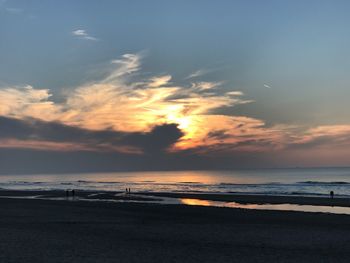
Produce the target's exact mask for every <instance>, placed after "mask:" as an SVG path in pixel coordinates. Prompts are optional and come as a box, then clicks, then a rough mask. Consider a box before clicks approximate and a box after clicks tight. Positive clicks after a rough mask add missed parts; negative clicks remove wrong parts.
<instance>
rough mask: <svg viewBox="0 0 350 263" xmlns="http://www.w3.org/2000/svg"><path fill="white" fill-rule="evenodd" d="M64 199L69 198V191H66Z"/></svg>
mask: <svg viewBox="0 0 350 263" xmlns="http://www.w3.org/2000/svg"><path fill="white" fill-rule="evenodd" d="M66 197H67V198H68V197H69V191H68V190H66Z"/></svg>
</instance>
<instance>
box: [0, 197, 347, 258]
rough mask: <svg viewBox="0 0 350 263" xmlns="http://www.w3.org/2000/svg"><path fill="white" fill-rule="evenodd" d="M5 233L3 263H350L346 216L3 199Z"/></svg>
mask: <svg viewBox="0 0 350 263" xmlns="http://www.w3.org/2000/svg"><path fill="white" fill-rule="evenodd" d="M7 194H10V193H9V192H7ZM57 194H61V193H57ZM196 197H197V196H196ZM197 198H198V197H197ZM0 228H1V229H0V233H1V234H0V262H36V263H37V262H349V261H350V216H346V215H331V214H322V213H303V212H286V211H258V210H245V209H230V208H215V207H199V206H184V205H157V204H151V203H148V204H144V203H111V202H86V201H53V200H35V199H9V198H0Z"/></svg>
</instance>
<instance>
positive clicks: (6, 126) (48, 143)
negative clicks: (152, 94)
mask: <svg viewBox="0 0 350 263" xmlns="http://www.w3.org/2000/svg"><path fill="white" fill-rule="evenodd" d="M0 127H2V128H1V130H0V142H1V144H0V145H1V146H0V147H1V148H30V149H45V148H46V149H52V148H53V149H54V150H55V151H97V152H99V151H105V152H120V153H125V154H141V153H142V154H150V153H152V154H157V153H161V152H165V151H167V150H168V148H169V147H171V146H172V145H173V144H175V143H176V142H177V141H178V140H179V139H180V138H181V137H182V136H183V133H182V132H181V131H180V130H179V128H178V127H177V124H163V125H158V126H154V127H153V128H152V129H151V130H150V131H149V132H120V131H115V130H102V131H94V130H88V129H83V128H79V127H74V126H68V125H65V124H62V123H59V122H46V121H41V120H38V119H33V118H27V119H22V120H20V119H14V118H7V117H1V116H0Z"/></svg>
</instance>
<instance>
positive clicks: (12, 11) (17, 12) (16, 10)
mask: <svg viewBox="0 0 350 263" xmlns="http://www.w3.org/2000/svg"><path fill="white" fill-rule="evenodd" d="M5 10H6V12H8V13H10V14H13V15H20V14H22V13H23V9H21V8H14V7H6V8H5Z"/></svg>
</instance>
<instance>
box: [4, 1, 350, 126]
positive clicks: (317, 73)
mask: <svg viewBox="0 0 350 263" xmlns="http://www.w3.org/2000/svg"><path fill="white" fill-rule="evenodd" d="M349 10H350V2H349V1H341V0H337V1H322V0H319V1H312V0H310V1H298V0H296V1H291V0H288V1H287V0H280V1H273V0H267V1H254V0H248V1H247V0H245V1H239V0H235V1H224V0H222V1H215V2H214V1H194V0H192V1H164V0H163V1H130V0H129V1H108V0H106V1H92V0H89V1H79V0H75V1H49V0H48V1H36V0H32V1H16V0H2V1H0V89H6V88H8V87H21V86H26V85H30V86H31V87H33V89H48V90H49V92H50V96H49V97H50V101H52V102H57V103H60V102H62V101H65V100H66V99H67V93H70V92H71V91H74V90H76V89H77V87H81V86H83V85H86V83H91V82H95V81H97V80H101V79H103V78H104V77H105V76H106V75H108V72H109V70H110V62H111V61H113V60H116V59H119V58H121V57H122V56H123V55H124V54H138V55H139V56H140V57H142V70H139V71H138V74H137V76H135V77H134V79H133V81H134V82H139V81H142V79H151V78H152V77H154V76H167V75H171V81H169V83H168V84H172V85H177V86H181V87H190V86H191V84H190V83H191V81H192V80H193V79H195V80H198V82H199V80H200V81H201V82H208V83H214V82H220V87H218V89H217V91H216V92H217V93H218V94H219V96H224V95H223V94H226V93H227V92H230V91H239V92H241V93H242V96H241V95H239V96H241V97H242V98H241V99H242V101H246V102H247V101H251V102H250V103H236V104H235V105H234V107H231V106H232V105H231V106H227V105H221V106H218V107H215V108H212V109H210V112H211V114H212V113H213V112H214V113H215V114H219V115H221V114H222V115H225V116H246V117H249V118H253V119H257V120H261V121H263V122H264V125H265V127H275V126H278V127H279V126H280V125H284V126H297V127H296V128H295V129H297V130H298V131H299V130H307V129H312V128H315V127H320V126H332V125H334V126H337V125H338V126H339V125H347V124H348V123H349V122H350V116H349V114H348V112H349V110H350V106H349V105H350V104H349V103H348V98H349V96H350V89H349V84H350V77H349V75H348V72H349V69H350V52H349V47H350V34H349V24H350V16H349V15H348V14H349ZM193 73H198V74H197V75H198V76H195V77H194V78H188V76H190V75H191V74H193ZM36 117H37V116H36ZM43 119H44V120H46V119H45V118H43ZM55 120H56V119H55ZM60 120H61V121H62V119H60ZM50 121H52V120H51V119H50ZM84 127H85V126H84ZM289 132H290V131H289Z"/></svg>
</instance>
